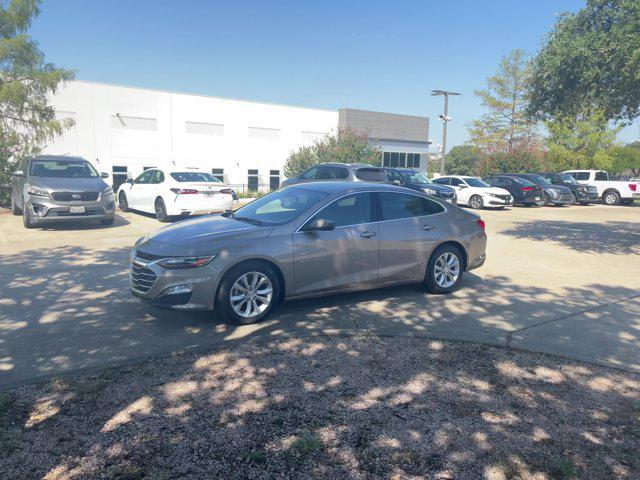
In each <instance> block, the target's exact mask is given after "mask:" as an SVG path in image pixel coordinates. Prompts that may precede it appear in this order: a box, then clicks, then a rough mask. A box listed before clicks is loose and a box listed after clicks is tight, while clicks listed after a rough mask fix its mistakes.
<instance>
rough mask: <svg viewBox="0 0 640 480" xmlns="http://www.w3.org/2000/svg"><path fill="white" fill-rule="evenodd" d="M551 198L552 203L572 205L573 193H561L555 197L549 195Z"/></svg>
mask: <svg viewBox="0 0 640 480" xmlns="http://www.w3.org/2000/svg"><path fill="white" fill-rule="evenodd" d="M549 198H550V199H551V203H553V204H554V205H572V204H573V195H571V194H569V193H567V194H562V195H559V196H557V197H555V198H554V197H549Z"/></svg>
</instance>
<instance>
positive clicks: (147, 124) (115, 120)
mask: <svg viewBox="0 0 640 480" xmlns="http://www.w3.org/2000/svg"><path fill="white" fill-rule="evenodd" d="M111 128H120V129H127V130H148V131H155V130H157V129H158V122H157V120H156V119H155V118H142V117H125V116H123V115H120V114H116V115H112V116H111Z"/></svg>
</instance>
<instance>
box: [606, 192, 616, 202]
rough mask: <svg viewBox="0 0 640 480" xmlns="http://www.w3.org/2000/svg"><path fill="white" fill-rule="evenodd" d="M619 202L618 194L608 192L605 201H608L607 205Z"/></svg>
mask: <svg viewBox="0 0 640 480" xmlns="http://www.w3.org/2000/svg"><path fill="white" fill-rule="evenodd" d="M617 202H618V196H617V195H616V194H615V193H613V192H610V193H607V195H606V196H605V197H604V203H606V204H607V205H615V204H616V203H617Z"/></svg>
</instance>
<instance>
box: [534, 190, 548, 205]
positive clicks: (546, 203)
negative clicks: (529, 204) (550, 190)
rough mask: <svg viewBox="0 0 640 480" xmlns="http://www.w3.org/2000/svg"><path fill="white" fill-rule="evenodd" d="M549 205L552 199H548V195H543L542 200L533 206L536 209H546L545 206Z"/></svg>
mask: <svg viewBox="0 0 640 480" xmlns="http://www.w3.org/2000/svg"><path fill="white" fill-rule="evenodd" d="M549 203H551V199H550V198H548V197H547V194H546V193H543V194H542V198H541V199H540V200H538V201H536V202H533V204H534V205H535V206H536V207H544V206H545V205H548V204H549Z"/></svg>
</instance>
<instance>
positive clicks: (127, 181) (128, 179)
mask: <svg viewBox="0 0 640 480" xmlns="http://www.w3.org/2000/svg"><path fill="white" fill-rule="evenodd" d="M125 183H130V184H131V185H133V179H132V178H127V180H126V181H125Z"/></svg>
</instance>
